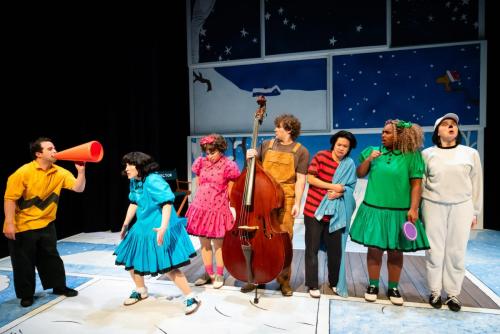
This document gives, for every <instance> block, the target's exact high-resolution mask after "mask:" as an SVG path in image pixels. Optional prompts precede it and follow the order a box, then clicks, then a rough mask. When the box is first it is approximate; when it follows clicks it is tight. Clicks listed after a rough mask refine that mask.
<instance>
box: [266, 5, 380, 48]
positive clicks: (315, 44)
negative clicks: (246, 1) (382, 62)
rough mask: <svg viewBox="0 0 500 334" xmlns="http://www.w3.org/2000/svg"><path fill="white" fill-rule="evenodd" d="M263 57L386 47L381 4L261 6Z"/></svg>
mask: <svg viewBox="0 0 500 334" xmlns="http://www.w3.org/2000/svg"><path fill="white" fill-rule="evenodd" d="M265 6H266V7H265V22H266V54H267V55H271V54H282V53H292V52H302V51H316V50H327V49H339V48H349V47H360V46H370V45H383V44H386V6H385V0H351V1H331V0H330V1H328V0H312V1H311V0H308V1H305V0H292V1H290V0H282V1H267V2H265Z"/></svg>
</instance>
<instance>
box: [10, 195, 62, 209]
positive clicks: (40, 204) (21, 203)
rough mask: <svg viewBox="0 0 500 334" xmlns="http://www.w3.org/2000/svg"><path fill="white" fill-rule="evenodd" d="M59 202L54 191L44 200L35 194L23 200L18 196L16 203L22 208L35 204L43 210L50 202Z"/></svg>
mask: <svg viewBox="0 0 500 334" xmlns="http://www.w3.org/2000/svg"><path fill="white" fill-rule="evenodd" d="M52 202H53V203H56V204H57V203H59V196H58V195H57V194H56V193H52V194H50V196H49V197H47V198H46V199H45V200H42V199H41V198H40V197H38V196H36V197H33V198H32V199H29V200H27V201H25V200H24V199H23V198H20V199H19V200H18V201H17V203H18V205H19V209H21V210H24V209H27V208H29V207H32V206H36V207H37V208H39V209H40V210H45V208H46V207H48V206H49V205H50V203H52Z"/></svg>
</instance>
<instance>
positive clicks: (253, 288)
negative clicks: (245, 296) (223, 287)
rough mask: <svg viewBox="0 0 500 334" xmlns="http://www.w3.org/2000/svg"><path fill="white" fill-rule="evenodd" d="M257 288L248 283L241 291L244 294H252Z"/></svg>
mask: <svg viewBox="0 0 500 334" xmlns="http://www.w3.org/2000/svg"><path fill="white" fill-rule="evenodd" d="M255 287H256V285H255V284H252V283H246V284H245V285H243V286H242V287H241V289H240V291H241V292H243V293H247V292H250V291H253V290H255Z"/></svg>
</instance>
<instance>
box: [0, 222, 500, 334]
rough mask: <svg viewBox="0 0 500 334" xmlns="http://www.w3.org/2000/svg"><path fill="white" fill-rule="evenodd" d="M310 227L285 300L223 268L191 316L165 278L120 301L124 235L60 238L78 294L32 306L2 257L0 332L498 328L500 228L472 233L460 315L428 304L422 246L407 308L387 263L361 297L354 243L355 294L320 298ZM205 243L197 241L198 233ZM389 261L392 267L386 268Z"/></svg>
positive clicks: (191, 271)
mask: <svg viewBox="0 0 500 334" xmlns="http://www.w3.org/2000/svg"><path fill="white" fill-rule="evenodd" d="M303 227H304V226H303V224H302V221H301V220H297V221H296V228H295V236H294V260H293V264H292V268H293V274H292V287H293V289H294V295H293V296H292V297H282V296H281V293H280V292H279V291H278V290H277V289H278V284H277V283H276V282H271V283H269V284H267V285H266V289H260V290H259V291H258V293H259V296H260V300H259V303H258V304H257V305H255V304H253V302H252V301H253V296H254V294H253V293H248V294H243V293H241V292H240V291H239V287H240V286H241V285H242V284H243V283H242V282H239V281H237V280H235V279H234V278H232V277H231V276H230V275H229V274H228V273H226V275H225V276H226V281H225V286H224V287H222V288H221V289H219V290H215V289H213V288H212V286H211V285H207V286H203V287H193V290H194V291H195V292H196V293H198V294H199V296H200V298H201V300H202V305H201V307H200V309H199V310H198V312H196V313H194V314H193V315H190V316H185V315H184V313H183V304H182V297H181V293H180V291H179V290H178V289H177V288H176V287H175V285H173V283H172V282H170V281H169V280H168V279H167V278H166V277H165V276H161V277H155V278H151V277H147V285H148V287H149V290H150V297H149V298H147V299H146V300H144V301H141V302H139V303H137V304H135V305H133V306H128V307H126V306H123V304H122V303H123V300H124V299H125V298H126V297H128V295H129V293H130V291H131V289H132V288H133V285H132V282H131V279H130V276H129V274H128V273H127V272H126V271H125V270H124V269H123V267H117V266H115V265H114V256H113V255H112V253H113V250H114V248H115V247H116V245H117V244H118V243H119V235H118V233H110V232H97V233H82V234H78V235H75V236H73V237H70V238H67V239H64V240H61V241H59V243H58V248H59V252H60V254H61V256H62V257H63V260H64V263H65V267H66V273H67V282H68V285H69V286H71V287H74V288H77V289H78V290H79V292H80V293H79V295H78V297H75V298H66V297H61V296H56V295H53V294H51V293H50V290H48V291H43V290H42V288H41V286H40V284H39V282H38V284H37V292H36V299H35V303H34V304H33V306H31V307H28V308H23V307H21V306H19V299H17V298H16V297H15V293H14V289H13V284H12V271H11V265H10V258H8V257H7V258H3V259H0V333H19V334H20V333H22V334H29V333H41V332H45V333H68V332H71V333H72V334H77V333H89V332H93V333H111V332H113V333H115V332H116V333H169V334H170V333H198V332H200V333H201V331H204V332H208V331H209V332H215V333H283V332H284V331H286V332H289V333H355V332H357V333H381V332H384V333H400V332H409V331H411V332H414V333H424V332H429V331H432V332H467V333H497V332H498V328H500V307H499V305H500V278H499V275H498V273H499V272H500V250H499V248H500V232H497V231H489V230H480V231H473V233H472V235H471V240H470V242H469V246H468V252H467V258H466V268H467V272H466V280H465V282H464V288H463V291H462V294H461V296H460V299H461V300H462V302H463V304H464V307H463V308H462V311H461V312H458V313H454V312H451V311H449V310H448V309H447V307H446V306H444V307H443V308H442V309H441V310H434V309H433V308H431V307H430V306H429V305H428V304H427V296H428V293H429V292H428V290H427V287H426V285H425V276H424V274H425V267H424V266H423V263H424V257H423V255H424V254H423V252H417V253H414V254H413V255H408V256H405V264H404V272H403V274H402V277H401V282H400V289H401V292H402V295H403V297H404V298H405V306H403V307H397V306H393V305H392V304H391V303H390V302H389V301H388V300H387V298H386V297H383V294H384V293H383V291H384V290H385V289H386V284H387V283H386V282H387V273H386V270H385V269H383V270H382V278H381V293H380V294H379V299H378V301H377V302H376V303H367V302H365V301H364V299H363V298H362V296H363V293H364V289H365V287H366V281H367V273H366V264H365V261H366V260H365V254H364V253H366V249H365V248H364V247H361V246H359V245H357V244H354V243H351V242H349V243H348V247H347V251H348V260H349V261H348V268H347V269H348V270H347V276H348V283H349V296H350V297H349V298H341V297H338V296H336V295H333V293H332V291H331V290H330V289H329V287H328V286H327V284H323V286H322V296H321V298H320V299H314V298H311V297H310V296H309V294H308V293H307V287H305V286H304V266H303V259H304V245H303V240H304V238H303V233H304V229H303ZM193 242H194V244H195V246H196V247H199V243H198V241H197V239H193ZM325 261H326V258H325V255H324V254H323V253H321V252H320V270H319V275H320V282H325V281H326V275H327V271H326V268H325ZM384 267H385V266H384ZM184 270H185V272H186V275H187V277H188V280H189V281H190V282H193V281H194V280H195V279H196V278H197V277H198V276H199V275H200V274H201V273H202V272H203V266H202V265H201V258H200V256H197V257H196V258H194V259H193V261H192V263H191V264H190V265H189V266H187V267H184Z"/></svg>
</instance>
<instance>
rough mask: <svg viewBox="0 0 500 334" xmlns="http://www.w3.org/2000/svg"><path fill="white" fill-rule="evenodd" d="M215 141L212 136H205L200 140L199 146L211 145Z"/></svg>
mask: <svg viewBox="0 0 500 334" xmlns="http://www.w3.org/2000/svg"><path fill="white" fill-rule="evenodd" d="M214 141H215V138H214V137H213V136H206V137H203V138H201V140H200V144H201V145H207V144H212V143H213V142H214Z"/></svg>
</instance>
